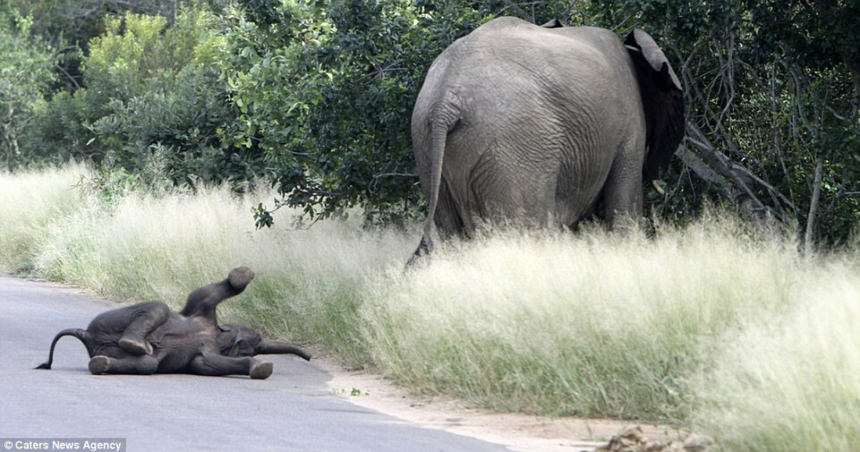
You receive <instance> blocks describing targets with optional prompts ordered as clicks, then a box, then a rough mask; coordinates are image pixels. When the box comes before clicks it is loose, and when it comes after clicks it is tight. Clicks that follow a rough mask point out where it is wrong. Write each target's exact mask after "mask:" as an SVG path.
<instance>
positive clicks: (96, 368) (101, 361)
mask: <svg viewBox="0 0 860 452" xmlns="http://www.w3.org/2000/svg"><path fill="white" fill-rule="evenodd" d="M89 367H90V373H91V374H93V375H101V374H103V373H105V372H107V370H108V368H109V367H110V358H108V357H107V356H101V355H99V356H94V357H93V359H91V360H90V366H89Z"/></svg>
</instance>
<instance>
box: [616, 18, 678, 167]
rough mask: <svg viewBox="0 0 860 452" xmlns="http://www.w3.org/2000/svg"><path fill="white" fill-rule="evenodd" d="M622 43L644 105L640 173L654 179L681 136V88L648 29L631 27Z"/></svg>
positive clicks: (669, 159)
mask: <svg viewBox="0 0 860 452" xmlns="http://www.w3.org/2000/svg"><path fill="white" fill-rule="evenodd" d="M624 45H625V46H627V51H628V52H629V53H630V57H631V58H632V59H633V63H634V65H635V67H636V78H637V80H638V81H639V92H640V93H641V95H642V105H643V106H644V107H645V122H646V126H647V137H646V145H647V147H648V154H647V156H646V158H645V167H644V168H643V175H644V177H645V180H655V179H659V178H660V171H661V170H665V169H666V167H668V166H669V162H670V161H671V160H672V155H674V154H675V150H676V149H678V145H679V144H680V143H681V139H683V138H684V128H685V118H684V108H685V107H684V88H683V87H682V86H681V81H680V80H678V76H677V75H675V71H674V70H672V66H671V65H669V60H667V59H666V55H665V54H664V53H663V51H662V50H660V47H658V46H657V43H656V42H654V39H652V38H651V36H648V33H645V32H644V31H642V30H639V29H636V30H633V31H632V32H630V34H629V35H628V36H627V39H625V40H624Z"/></svg>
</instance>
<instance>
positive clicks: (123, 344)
mask: <svg viewBox="0 0 860 452" xmlns="http://www.w3.org/2000/svg"><path fill="white" fill-rule="evenodd" d="M117 345H119V348H121V349H123V350H125V351H126V352H127V353H129V354H132V355H149V354H152V346H151V345H149V343H148V342H146V341H145V340H143V339H138V338H133V337H128V336H123V337H121V338H120V339H119V341H118V343H117Z"/></svg>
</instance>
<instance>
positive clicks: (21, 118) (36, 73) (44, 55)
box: [0, 10, 54, 170]
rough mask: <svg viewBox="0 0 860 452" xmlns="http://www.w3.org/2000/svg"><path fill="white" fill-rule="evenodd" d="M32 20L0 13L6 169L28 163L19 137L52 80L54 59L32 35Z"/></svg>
mask: <svg viewBox="0 0 860 452" xmlns="http://www.w3.org/2000/svg"><path fill="white" fill-rule="evenodd" d="M32 24H33V19H32V18H30V17H22V16H21V15H18V14H17V13H12V14H6V13H3V12H2V10H0V54H2V55H3V58H2V59H0V141H2V149H3V162H2V166H3V167H5V168H6V170H11V169H12V168H13V167H15V166H16V165H19V164H21V163H24V162H25V161H26V160H28V157H30V156H29V155H27V154H26V153H25V151H22V149H21V148H22V145H24V143H22V142H21V140H22V135H24V133H25V128H26V127H27V124H28V123H29V122H30V121H31V119H32V118H33V115H34V114H35V112H36V111H37V110H38V108H39V105H40V104H41V103H42V102H43V101H44V96H45V94H46V93H47V91H48V89H49V87H50V83H51V82H52V80H53V73H52V72H51V67H52V66H53V64H54V56H53V54H52V53H51V52H50V51H49V49H48V48H47V47H46V46H45V45H43V44H42V43H41V42H39V41H38V39H36V38H35V37H34V36H33V34H32V33H31V26H32Z"/></svg>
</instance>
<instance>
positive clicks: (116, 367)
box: [89, 355, 158, 375]
mask: <svg viewBox="0 0 860 452" xmlns="http://www.w3.org/2000/svg"><path fill="white" fill-rule="evenodd" d="M89 369H90V373H92V374H93V375H101V374H127V375H152V374H154V373H155V372H156V371H157V370H158V360H157V359H155V358H153V357H152V356H130V357H127V358H110V357H107V356H104V355H98V356H94V357H93V358H92V359H90V363H89Z"/></svg>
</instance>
